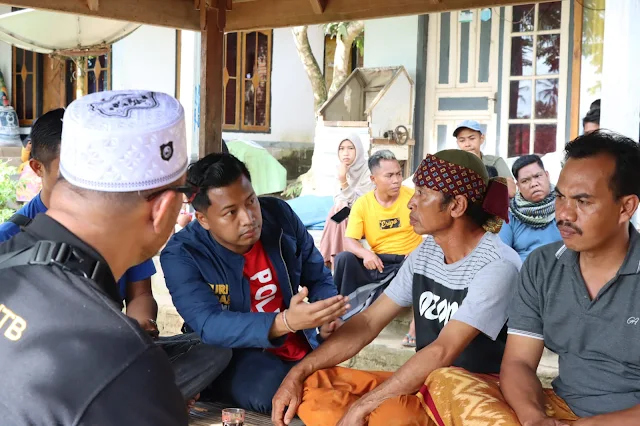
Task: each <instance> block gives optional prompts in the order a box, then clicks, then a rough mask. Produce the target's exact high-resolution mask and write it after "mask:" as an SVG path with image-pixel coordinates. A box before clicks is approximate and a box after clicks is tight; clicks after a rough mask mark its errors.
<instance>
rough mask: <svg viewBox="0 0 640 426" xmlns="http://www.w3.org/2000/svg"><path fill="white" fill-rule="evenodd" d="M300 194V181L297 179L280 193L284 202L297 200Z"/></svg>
mask: <svg viewBox="0 0 640 426" xmlns="http://www.w3.org/2000/svg"><path fill="white" fill-rule="evenodd" d="M301 193H302V181H301V180H300V179H297V180H296V181H295V182H292V183H290V184H289V185H287V187H286V188H285V189H284V191H282V194H281V195H282V197H283V198H284V199H286V200H290V199H292V198H297V197H299V196H300V194H301Z"/></svg>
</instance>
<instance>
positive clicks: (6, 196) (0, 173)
mask: <svg viewBox="0 0 640 426" xmlns="http://www.w3.org/2000/svg"><path fill="white" fill-rule="evenodd" d="M16 173H17V169H16V168H15V167H13V166H10V165H9V163H7V162H5V161H0V223H1V222H5V221H6V220H7V219H9V218H10V217H11V215H13V214H14V213H15V210H16V207H18V205H17V202H16V189H17V187H18V182H17V180H16V179H15V175H16Z"/></svg>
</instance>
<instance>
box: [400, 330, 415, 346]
mask: <svg viewBox="0 0 640 426" xmlns="http://www.w3.org/2000/svg"><path fill="white" fill-rule="evenodd" d="M402 346H404V347H406V348H415V347H416V338H415V337H413V336H412V335H410V334H409V333H407V334H405V336H404V339H402Z"/></svg>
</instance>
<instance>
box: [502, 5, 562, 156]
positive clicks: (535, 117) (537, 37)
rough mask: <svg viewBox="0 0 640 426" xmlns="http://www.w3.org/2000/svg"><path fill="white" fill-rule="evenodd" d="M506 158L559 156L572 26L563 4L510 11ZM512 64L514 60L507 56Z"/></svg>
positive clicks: (523, 7)
mask: <svg viewBox="0 0 640 426" xmlns="http://www.w3.org/2000/svg"><path fill="white" fill-rule="evenodd" d="M509 11H510V12H511V13H507V17H506V18H507V19H505V21H506V22H505V26H506V27H507V28H508V30H507V34H506V36H507V37H508V42H509V43H508V44H506V45H507V46H508V45H510V46H511V47H510V49H508V50H507V52H506V53H510V59H509V61H508V62H507V64H506V65H505V68H506V69H507V70H508V86H507V87H506V88H505V87H504V86H503V90H505V89H506V90H505V91H506V95H507V102H506V104H507V105H506V108H507V114H506V120H507V126H506V136H507V142H508V143H507V156H508V157H517V156H520V155H525V154H530V153H536V154H541V155H542V154H546V153H548V152H554V151H555V150H556V146H557V140H558V139H559V138H564V134H563V132H564V111H565V105H564V103H565V102H566V100H565V99H563V96H562V95H563V93H566V88H565V87H564V86H565V85H566V66H567V65H566V64H564V63H563V62H566V59H565V56H566V55H564V52H565V51H566V48H565V43H566V40H564V38H566V30H565V24H564V23H563V19H564V20H565V21H567V20H568V19H569V17H568V16H563V14H566V15H568V13H567V11H566V9H565V11H563V2H562V1H555V2H548V3H536V4H524V5H519V6H513V7H512V8H508V12H509ZM505 56H507V58H508V57H509V55H505Z"/></svg>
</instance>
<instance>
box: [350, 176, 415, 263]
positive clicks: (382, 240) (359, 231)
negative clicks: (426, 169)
mask: <svg viewBox="0 0 640 426" xmlns="http://www.w3.org/2000/svg"><path fill="white" fill-rule="evenodd" d="M412 196H413V189H410V188H407V187H406V186H403V187H401V188H400V195H399V196H398V199H397V200H396V202H395V203H393V205H392V206H391V207H387V208H385V207H382V206H381V205H380V203H378V200H376V197H375V195H374V193H373V191H371V192H368V193H367V194H365V195H363V196H362V197H360V198H358V199H357V200H356V202H355V203H354V204H353V207H352V208H351V214H350V215H349V223H348V225H347V231H346V233H345V237H347V238H353V239H355V240H360V239H361V238H363V237H364V238H366V239H367V242H368V243H369V245H370V246H371V250H372V251H373V252H374V253H377V254H400V255H407V254H409V253H411V252H412V251H413V250H414V249H415V248H416V247H418V245H420V243H421V242H422V237H420V235H418V234H416V233H415V232H414V231H413V226H411V224H410V223H409V213H410V212H411V211H410V210H409V208H408V207H407V204H408V203H409V200H410V199H411V197H412Z"/></svg>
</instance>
